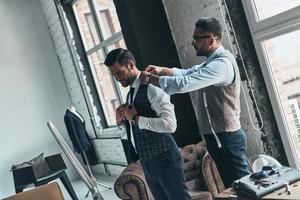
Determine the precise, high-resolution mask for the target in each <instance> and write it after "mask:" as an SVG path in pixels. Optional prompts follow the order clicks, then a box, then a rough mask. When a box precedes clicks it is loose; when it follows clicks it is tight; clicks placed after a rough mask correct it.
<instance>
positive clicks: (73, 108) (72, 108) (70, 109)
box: [68, 106, 84, 122]
mask: <svg viewBox="0 0 300 200" xmlns="http://www.w3.org/2000/svg"><path fill="white" fill-rule="evenodd" d="M68 110H69V111H70V112H72V113H74V114H75V115H76V116H77V117H78V118H79V119H80V120H81V121H82V122H83V121H84V120H83V118H82V117H81V115H80V114H79V113H78V112H77V111H76V109H75V107H74V106H70V107H69V108H68Z"/></svg>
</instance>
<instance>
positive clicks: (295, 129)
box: [263, 30, 300, 162]
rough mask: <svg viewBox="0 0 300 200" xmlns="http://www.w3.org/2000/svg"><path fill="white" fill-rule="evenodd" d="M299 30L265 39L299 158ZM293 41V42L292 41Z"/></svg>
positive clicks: (285, 116)
mask: <svg viewBox="0 0 300 200" xmlns="http://www.w3.org/2000/svg"><path fill="white" fill-rule="evenodd" d="M299 38H300V30H298V31H295V32H291V33H288V34H285V35H281V36H278V37H275V38H272V39H269V40H266V41H264V42H263V47H264V49H265V51H266V53H267V55H266V56H267V59H268V62H269V65H270V71H271V77H272V78H273V79H274V83H275V88H276V91H277V92H278V94H279V99H280V105H281V106H282V107H281V108H282V110H283V112H284V119H285V120H286V123H287V124H288V129H289V130H288V131H287V133H288V134H289V135H288V137H289V138H290V139H291V141H290V143H291V147H292V149H293V150H294V152H295V153H296V154H297V156H298V162H300V141H299V137H300V134H299V132H300V126H299V119H300V109H299V108H300V59H299V55H300V39H299ZM291 41H292V44H293V45H291Z"/></svg>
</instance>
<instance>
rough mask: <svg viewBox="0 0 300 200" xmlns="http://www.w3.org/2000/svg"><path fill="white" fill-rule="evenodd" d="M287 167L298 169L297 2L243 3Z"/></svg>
mask: <svg viewBox="0 0 300 200" xmlns="http://www.w3.org/2000/svg"><path fill="white" fill-rule="evenodd" d="M243 5H244V8H245V12H246V16H247V19H248V22H249V26H250V30H251V34H252V37H253V41H254V45H255V48H256V51H257V55H258V57H259V62H260V65H261V68H262V72H263V76H264V79H265V81H266V85H267V89H268V92H269V95H270V99H271V103H272V106H273V109H274V113H275V117H276V120H277V124H278V127H279V130H280V134H281V138H282V140H283V144H284V148H285V151H286V155H287V157H288V160H289V164H290V165H291V166H293V167H297V168H300V139H299V138H300V124H299V120H300V109H299V106H300V57H299V55H300V21H299V18H300V0H285V1H281V0H243Z"/></svg>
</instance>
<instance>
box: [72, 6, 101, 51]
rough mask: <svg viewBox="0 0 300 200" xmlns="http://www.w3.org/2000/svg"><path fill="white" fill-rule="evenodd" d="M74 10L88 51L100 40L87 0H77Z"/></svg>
mask: <svg viewBox="0 0 300 200" xmlns="http://www.w3.org/2000/svg"><path fill="white" fill-rule="evenodd" d="M73 10H74V12H75V15H76V20H77V24H78V26H79V29H80V33H81V36H82V40H83V43H84V47H85V50H86V51H87V50H89V49H90V48H92V47H94V46H95V45H96V44H99V42H100V41H99V37H98V34H97V29H96V26H95V23H94V21H93V18H92V15H91V10H90V8H89V5H88V2H87V0H79V1H77V2H76V3H75V4H74V6H73Z"/></svg>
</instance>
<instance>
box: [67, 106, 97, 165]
mask: <svg viewBox="0 0 300 200" xmlns="http://www.w3.org/2000/svg"><path fill="white" fill-rule="evenodd" d="M77 114H79V113H78V112H77ZM79 115H80V114H79ZM80 116H81V115H80ZM82 119H83V117H82ZM82 119H80V118H79V117H78V116H77V115H76V114H74V113H73V112H71V111H70V110H68V109H67V111H66V113H65V116H64V121H65V124H66V128H67V131H68V134H69V137H70V139H71V141H72V144H73V147H74V150H75V152H76V153H80V154H81V155H82V153H83V152H86V155H87V158H88V161H89V163H90V164H97V156H96V153H95V151H94V148H93V145H92V141H91V139H90V137H89V135H88V133H87V131H86V128H85V121H84V120H83V121H82ZM82 157H83V155H82ZM83 161H84V162H85V163H86V161H85V159H83Z"/></svg>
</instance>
